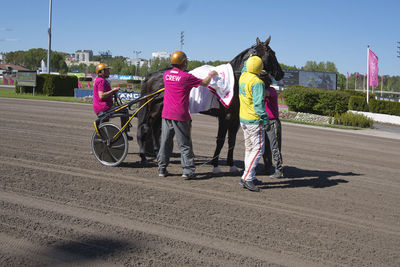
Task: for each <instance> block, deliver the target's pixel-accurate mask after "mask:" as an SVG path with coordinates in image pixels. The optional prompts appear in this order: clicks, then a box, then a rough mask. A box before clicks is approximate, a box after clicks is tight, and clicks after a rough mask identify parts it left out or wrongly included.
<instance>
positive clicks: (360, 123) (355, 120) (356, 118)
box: [333, 113, 374, 128]
mask: <svg viewBox="0 0 400 267" xmlns="http://www.w3.org/2000/svg"><path fill="white" fill-rule="evenodd" d="M333 123H334V124H337V125H345V126H353V127H361V128H372V127H373V125H374V121H373V120H372V119H369V118H367V117H365V116H364V115H362V114H353V113H343V114H336V115H335V117H334V120H333Z"/></svg>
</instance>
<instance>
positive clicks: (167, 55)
mask: <svg viewBox="0 0 400 267" xmlns="http://www.w3.org/2000/svg"><path fill="white" fill-rule="evenodd" d="M151 57H152V59H156V58H160V59H161V58H165V59H169V58H170V57H171V54H170V53H168V52H153V53H151Z"/></svg>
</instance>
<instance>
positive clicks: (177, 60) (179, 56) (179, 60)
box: [170, 51, 187, 65]
mask: <svg viewBox="0 0 400 267" xmlns="http://www.w3.org/2000/svg"><path fill="white" fill-rule="evenodd" d="M185 60H187V56H186V54H185V53H183V52H182V51H175V52H174V53H172V55H171V60H170V62H171V64H172V65H182V64H183V63H184V62H185Z"/></svg>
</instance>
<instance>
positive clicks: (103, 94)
mask: <svg viewBox="0 0 400 267" xmlns="http://www.w3.org/2000/svg"><path fill="white" fill-rule="evenodd" d="M118 91H119V88H113V89H111V90H110V91H108V92H104V91H99V97H100V99H105V98H107V97H109V96H110V95H113V94H114V93H116V92H118Z"/></svg>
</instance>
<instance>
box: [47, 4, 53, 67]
mask: <svg viewBox="0 0 400 267" xmlns="http://www.w3.org/2000/svg"><path fill="white" fill-rule="evenodd" d="M51 4H52V0H50V1H49V29H48V33H49V48H48V49H47V73H50V53H51Z"/></svg>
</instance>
